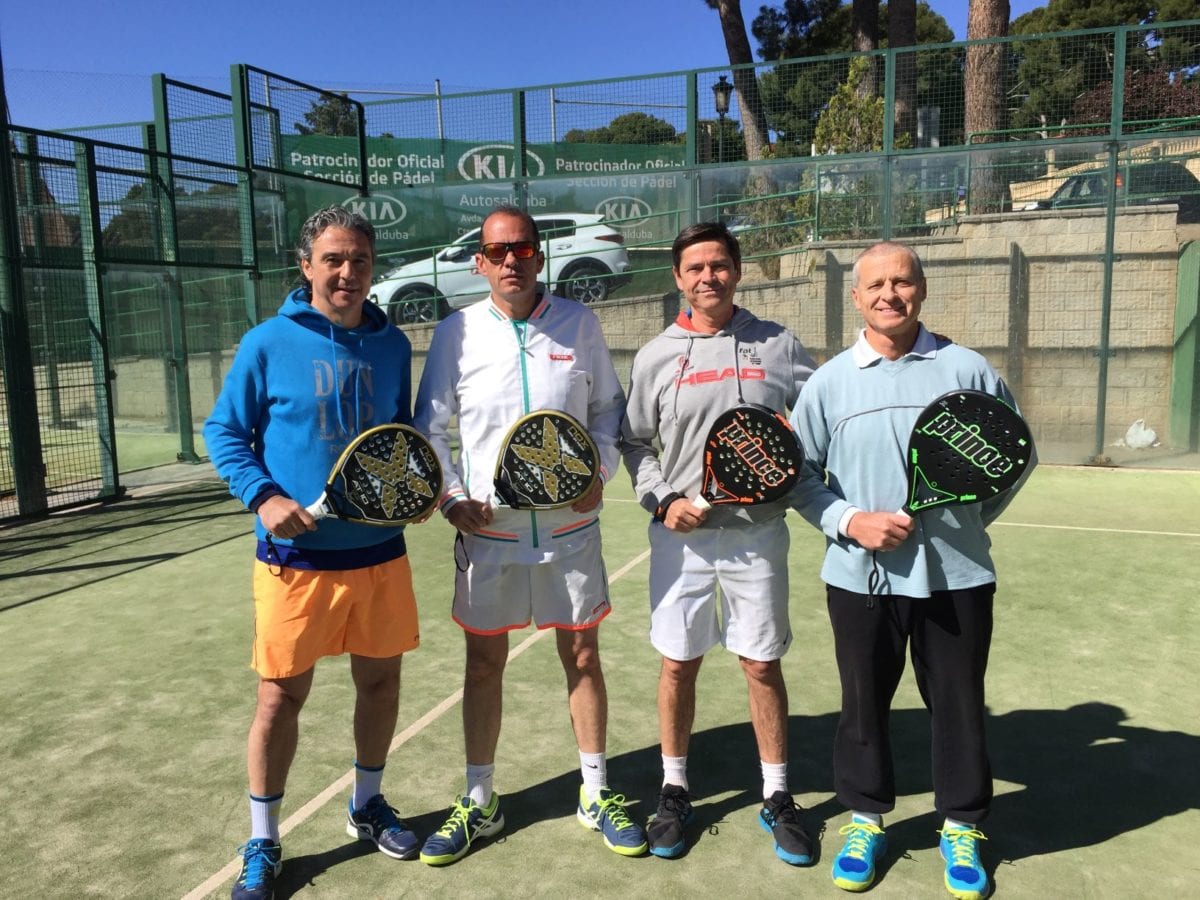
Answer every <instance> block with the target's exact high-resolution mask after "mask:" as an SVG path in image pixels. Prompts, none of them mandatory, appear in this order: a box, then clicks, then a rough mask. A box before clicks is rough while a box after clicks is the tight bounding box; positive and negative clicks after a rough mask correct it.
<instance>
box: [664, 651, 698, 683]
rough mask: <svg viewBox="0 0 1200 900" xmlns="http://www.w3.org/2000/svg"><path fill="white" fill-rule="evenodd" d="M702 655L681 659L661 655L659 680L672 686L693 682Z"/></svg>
mask: <svg viewBox="0 0 1200 900" xmlns="http://www.w3.org/2000/svg"><path fill="white" fill-rule="evenodd" d="M703 659H704V657H700V658H699V659H690V660H686V661H681V660H678V659H668V658H667V657H665V656H664V657H663V661H662V669H661V671H660V673H659V680H660V681H661V682H662V683H664V684H667V685H670V686H672V687H679V686H682V685H691V684H695V682H696V676H697V675H698V674H699V673H700V663H701V662H702V661H703Z"/></svg>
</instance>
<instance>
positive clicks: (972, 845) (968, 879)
mask: <svg viewBox="0 0 1200 900" xmlns="http://www.w3.org/2000/svg"><path fill="white" fill-rule="evenodd" d="M940 834H941V835H942V841H941V843H940V844H939V845H938V849H939V850H940V851H941V853H942V859H944V860H945V861H946V890H948V891H949V892H950V893H951V894H953V895H954V896H955V897H958V898H959V900H982V898H983V897H986V896H987V895H988V894H989V893H990V891H991V885H990V884H989V883H988V877H987V873H986V872H985V871H983V866H982V865H981V864H980V862H979V842H980V841H986V840H987V838H985V837H984V836H983V832H981V831H976V830H975V829H973V828H942V829H941V830H940Z"/></svg>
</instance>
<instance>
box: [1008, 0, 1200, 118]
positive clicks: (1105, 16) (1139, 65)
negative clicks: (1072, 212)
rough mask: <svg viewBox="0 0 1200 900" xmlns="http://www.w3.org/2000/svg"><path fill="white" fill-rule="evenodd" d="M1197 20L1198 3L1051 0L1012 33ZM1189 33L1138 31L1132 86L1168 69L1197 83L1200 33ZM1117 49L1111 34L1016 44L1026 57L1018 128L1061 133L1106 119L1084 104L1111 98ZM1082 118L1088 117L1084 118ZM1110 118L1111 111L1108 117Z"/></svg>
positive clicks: (1130, 68)
mask: <svg viewBox="0 0 1200 900" xmlns="http://www.w3.org/2000/svg"><path fill="white" fill-rule="evenodd" d="M1196 15H1197V10H1196V4H1195V0H1161V2H1150V0H1050V2H1049V3H1048V4H1047V5H1046V6H1044V7H1041V8H1039V9H1035V10H1032V11H1031V12H1028V13H1026V14H1025V15H1023V16H1020V17H1018V18H1017V19H1016V20H1015V21H1014V22H1013V23H1012V33H1013V34H1014V35H1029V36H1035V35H1046V34H1048V33H1052V32H1061V31H1071V30H1076V29H1083V28H1101V27H1106V28H1107V27H1112V26H1115V25H1154V24H1156V23H1161V22H1167V21H1172V20H1177V19H1189V18H1195V17H1196ZM1185 32H1186V33H1180V32H1172V31H1171V30H1160V29H1156V28H1148V29H1147V30H1146V31H1138V32H1131V33H1130V35H1129V41H1128V43H1127V44H1126V47H1125V60H1126V63H1125V70H1126V77H1127V78H1128V77H1130V76H1131V74H1133V73H1137V74H1136V76H1135V77H1134V81H1133V82H1132V83H1134V84H1139V83H1141V82H1142V79H1141V74H1142V73H1149V72H1150V71H1153V70H1167V71H1173V72H1175V73H1177V74H1176V75H1175V76H1174V77H1176V78H1180V79H1182V80H1184V81H1188V80H1191V79H1192V78H1193V77H1194V72H1195V68H1196V66H1198V65H1200V46H1198V45H1197V43H1196V42H1195V41H1194V33H1195V32H1194V29H1185ZM1114 49H1115V48H1114V46H1113V37H1112V35H1111V34H1093V35H1075V36H1073V37H1056V36H1054V35H1053V34H1050V35H1049V36H1047V37H1044V38H1042V39H1041V40H1031V41H1022V42H1020V43H1018V44H1016V45H1014V50H1015V51H1017V54H1018V56H1017V63H1016V68H1015V72H1014V73H1013V81H1012V87H1011V89H1010V93H1011V95H1012V98H1013V101H1014V103H1013V106H1014V112H1013V115H1012V122H1011V124H1012V126H1013V127H1015V128H1030V127H1047V128H1049V129H1051V130H1053V129H1055V128H1057V127H1060V126H1061V125H1063V124H1068V123H1070V124H1074V123H1078V122H1092V121H1099V120H1098V119H1096V118H1094V115H1095V113H1096V109H1095V107H1094V104H1091V103H1090V102H1089V103H1085V104H1084V105H1083V106H1082V107H1081V106H1079V104H1080V103H1081V102H1083V99H1084V98H1085V97H1098V96H1100V95H1101V94H1103V92H1104V91H1105V89H1106V87H1107V89H1108V91H1109V97H1110V98H1111V85H1112V82H1113V80H1114V79H1115V78H1116V77H1117V74H1116V73H1115V72H1114V71H1113V60H1114ZM1150 81H1151V82H1153V81H1154V79H1151V80H1150ZM1097 92H1099V93H1097ZM1080 113H1085V114H1086V115H1087V116H1088V117H1087V118H1082V119H1080V118H1078V115H1079V114H1080ZM1126 117H1127V118H1155V117H1156V115H1155V114H1154V113H1153V112H1151V115H1149V116H1145V117H1143V116H1129V115H1128V114H1126ZM1108 119H1109V116H1108V114H1105V116H1104V119H1103V120H1104V121H1108ZM1070 133H1072V134H1076V133H1080V132H1077V131H1074V130H1072V131H1071V132H1070Z"/></svg>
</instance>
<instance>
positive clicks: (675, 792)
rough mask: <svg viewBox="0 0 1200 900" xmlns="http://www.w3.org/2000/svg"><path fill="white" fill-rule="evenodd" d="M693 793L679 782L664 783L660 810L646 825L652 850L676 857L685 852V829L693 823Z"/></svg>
mask: <svg viewBox="0 0 1200 900" xmlns="http://www.w3.org/2000/svg"><path fill="white" fill-rule="evenodd" d="M691 800H692V795H691V794H689V793H688V792H687V791H685V790H684V789H683V788H681V787H680V786H679V785H677V784H664V785H663V786H662V790H661V791H660V792H659V794H658V812H656V813H655V814H654V818H653V819H651V820H650V821H649V822H648V823H647V825H646V838H647V839H648V840H649V842H650V852H651V853H653V854H654V855H655V856H661V857H662V858H663V859H674V858H675V857H677V856H678V855H679V854H681V853H682V852H683V847H684V829H685V828H686V827H687V826H688V825H690V824H691V823H692V819H694V818H695V814H694V813H693V812H692V804H691Z"/></svg>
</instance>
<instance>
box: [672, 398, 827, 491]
mask: <svg viewBox="0 0 1200 900" xmlns="http://www.w3.org/2000/svg"><path fill="white" fill-rule="evenodd" d="M803 462H804V450H803V449H802V448H801V446H800V440H799V438H797V437H796V432H794V431H793V430H792V426H791V425H789V424H788V420H787V419H785V418H784V417H783V416H781V415H780V414H779V413H777V412H775V411H774V410H773V409H770V408H768V407H766V406H760V405H759V404H757V403H746V404H743V405H741V406H735V407H733V408H732V409H728V410H726V411H725V412H723V413H721V415H719V416H718V417H717V420H716V421H715V422H713V424H712V427H711V428H710V429H709V430H708V437H707V438H706V439H705V442H704V472H703V477H702V479H701V484H700V496H699V497H697V498H696V499H695V500H693V501H692V505H693V506H696V507H698V508H699V509H710V508H711V507H713V506H723V505H728V504H736V505H741V506H748V505H751V504H757V503H771V502H773V501H775V500H780V499H782V498H783V497H786V496H787V494H788V492H789V491H791V489H792V487H793V486H794V485H795V484H796V481H797V480H798V479H799V478H800V464H801V463H803Z"/></svg>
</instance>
